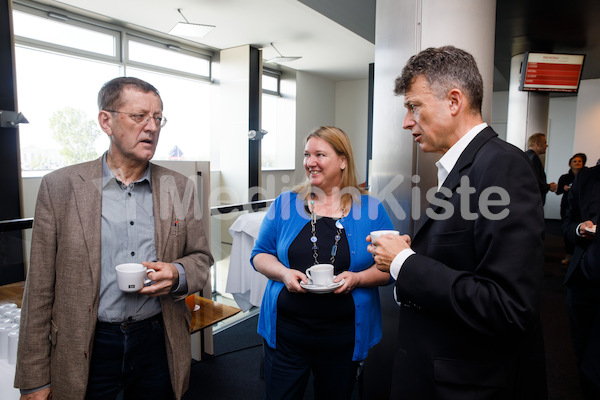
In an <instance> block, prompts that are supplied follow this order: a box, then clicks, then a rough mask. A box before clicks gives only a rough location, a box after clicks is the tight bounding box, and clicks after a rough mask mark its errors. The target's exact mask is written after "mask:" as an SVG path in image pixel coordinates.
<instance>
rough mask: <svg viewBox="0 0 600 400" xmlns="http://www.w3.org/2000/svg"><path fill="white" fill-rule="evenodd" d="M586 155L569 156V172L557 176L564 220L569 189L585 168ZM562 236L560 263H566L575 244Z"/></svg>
mask: <svg viewBox="0 0 600 400" xmlns="http://www.w3.org/2000/svg"><path fill="white" fill-rule="evenodd" d="M586 161H587V156H586V155H585V154H584V153H577V154H575V155H574V156H573V157H571V158H569V172H567V173H566V174H564V175H561V176H560V178H558V184H557V185H556V194H557V195H561V194H562V195H563V196H562V198H561V199H560V219H561V221H563V222H564V220H565V216H566V213H567V205H568V204H569V201H568V199H569V189H570V188H571V185H572V184H573V180H575V176H576V175H577V173H578V172H579V171H581V169H582V168H585V163H586ZM563 236H564V241H565V253H566V254H565V258H564V259H563V260H562V261H561V264H564V265H567V264H569V261H571V257H572V256H573V249H574V247H575V244H574V243H573V242H571V241H570V240H569V237H568V236H567V235H563Z"/></svg>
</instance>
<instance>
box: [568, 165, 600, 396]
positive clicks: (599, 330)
mask: <svg viewBox="0 0 600 400" xmlns="http://www.w3.org/2000/svg"><path fill="white" fill-rule="evenodd" d="M599 219H600V166H597V167H592V168H589V169H584V170H581V171H579V173H578V174H577V176H576V177H575V180H574V181H573V185H572V186H571V190H569V202H568V206H567V212H566V217H565V220H564V222H563V229H564V232H565V235H567V236H568V237H569V238H570V240H572V241H573V242H574V243H575V250H574V251H573V257H572V258H571V262H570V263H569V268H568V269H567V273H566V274H565V284H566V285H567V286H569V288H571V289H573V290H577V291H578V293H585V294H584V295H583V296H581V295H580V296H578V297H579V298H578V307H585V306H587V307H588V309H593V308H595V309H596V313H595V315H594V316H591V317H590V316H582V314H580V313H577V312H573V311H572V310H570V317H571V319H572V321H574V323H575V324H576V326H579V328H577V329H578V330H579V331H581V333H582V334H585V335H587V334H588V333H587V332H588V331H586V330H583V329H582V328H581V327H589V337H588V338H587V339H586V340H585V348H583V349H582V350H583V354H581V355H578V357H581V359H580V360H578V361H579V363H580V368H581V370H582V371H583V373H584V374H585V375H586V376H587V377H588V378H589V379H590V380H592V381H593V382H594V383H595V384H596V386H598V387H600V307H599V306H600V232H598V233H597V234H596V236H595V237H593V238H582V237H580V236H578V235H577V233H576V230H577V226H578V225H579V224H580V223H582V222H584V221H588V220H589V221H592V222H593V223H594V224H597V223H598V222H599ZM583 299H585V300H583ZM583 301H585V302H587V304H585V305H584V304H582V303H581V302H583ZM588 318H591V320H589V319H588Z"/></svg>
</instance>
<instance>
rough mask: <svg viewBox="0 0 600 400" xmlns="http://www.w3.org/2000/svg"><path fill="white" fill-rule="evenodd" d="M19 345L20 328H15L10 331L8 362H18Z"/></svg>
mask: <svg viewBox="0 0 600 400" xmlns="http://www.w3.org/2000/svg"><path fill="white" fill-rule="evenodd" d="M18 347H19V329H18V328H17V329H13V330H12V331H9V332H8V363H9V364H10V365H15V364H16V363H17V348H18Z"/></svg>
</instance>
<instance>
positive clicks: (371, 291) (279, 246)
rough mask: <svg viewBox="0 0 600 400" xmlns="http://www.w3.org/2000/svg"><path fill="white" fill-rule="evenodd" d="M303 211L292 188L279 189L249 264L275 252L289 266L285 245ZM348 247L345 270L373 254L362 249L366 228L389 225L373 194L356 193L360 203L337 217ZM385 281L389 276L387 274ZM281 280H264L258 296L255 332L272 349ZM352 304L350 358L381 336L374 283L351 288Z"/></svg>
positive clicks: (364, 265) (359, 356)
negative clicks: (261, 298) (344, 214)
mask: <svg viewBox="0 0 600 400" xmlns="http://www.w3.org/2000/svg"><path fill="white" fill-rule="evenodd" d="M309 218H310V217H309V216H308V215H306V213H305V212H304V201H303V200H302V199H300V198H299V197H298V195H297V193H293V192H284V193H282V194H281V195H279V197H277V199H275V201H274V202H273V204H271V206H270V207H269V210H268V211H267V214H266V215H265V218H264V220H263V222H262V225H261V227H260V233H259V234H258V239H257V240H256V243H255V245H254V249H252V255H251V256H250V262H251V263H252V266H254V262H253V259H254V256H255V255H257V254H260V253H267V254H272V255H274V256H276V257H277V258H278V259H279V261H280V262H281V263H282V264H283V265H285V266H286V267H288V268H289V267H290V262H289V259H288V248H289V247H290V245H291V244H292V242H293V241H294V239H295V238H296V236H298V234H299V233H300V231H301V230H302V228H303V227H304V226H305V225H306V224H307V223H308V221H309ZM341 222H342V225H343V226H344V230H345V231H346V237H347V238H348V246H349V248H350V267H349V271H352V272H358V271H362V270H365V269H368V268H369V267H371V266H372V265H373V256H372V255H371V254H370V253H369V252H368V251H367V245H368V242H367V241H366V240H365V239H366V237H367V236H368V235H369V233H370V232H371V231H374V230H379V229H394V226H393V224H392V221H391V220H390V217H389V216H388V214H387V212H386V211H385V209H384V208H383V206H382V204H381V203H380V202H379V200H377V199H376V198H374V197H371V196H367V195H363V196H361V204H356V203H354V204H353V205H352V209H351V210H350V213H349V214H348V216H346V217H344V218H342V219H341ZM390 282H391V279H390ZM283 287H284V284H283V283H282V282H275V281H272V280H270V279H269V282H268V283H267V287H266V289H265V294H264V296H263V300H262V305H261V310H260V316H259V319H258V333H259V334H260V335H261V336H262V337H264V338H265V340H266V341H267V344H268V345H269V346H270V347H272V348H275V347H276V343H275V338H276V333H275V329H276V326H277V298H278V296H279V292H281V289H283ZM352 297H353V299H354V308H355V329H354V331H355V336H356V340H355V343H356V344H355V346H354V354H353V357H352V360H353V361H360V360H363V359H365V358H366V357H367V353H368V352H369V349H370V348H371V347H373V346H374V345H376V344H377V343H378V342H379V341H380V340H381V304H380V301H379V290H378V289H377V288H376V287H372V288H361V287H357V288H355V289H354V290H353V291H352Z"/></svg>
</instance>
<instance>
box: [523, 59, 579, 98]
mask: <svg viewBox="0 0 600 400" xmlns="http://www.w3.org/2000/svg"><path fill="white" fill-rule="evenodd" d="M584 57H585V56H584V55H573V54H546V53H528V54H527V55H526V57H525V60H524V65H525V71H523V76H522V79H521V87H520V89H521V90H532V91H551V92H577V90H578V89H579V81H580V79H581V70H582V68H583V60H584Z"/></svg>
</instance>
